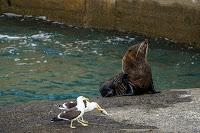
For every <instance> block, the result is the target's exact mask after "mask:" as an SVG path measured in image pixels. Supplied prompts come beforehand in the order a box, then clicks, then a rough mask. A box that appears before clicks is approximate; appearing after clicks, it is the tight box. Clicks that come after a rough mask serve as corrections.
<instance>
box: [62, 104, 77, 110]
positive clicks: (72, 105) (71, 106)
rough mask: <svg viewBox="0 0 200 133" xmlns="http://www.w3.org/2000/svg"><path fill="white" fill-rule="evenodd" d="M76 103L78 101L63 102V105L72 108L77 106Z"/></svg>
mask: <svg viewBox="0 0 200 133" xmlns="http://www.w3.org/2000/svg"><path fill="white" fill-rule="evenodd" d="M76 105H77V102H66V103H64V104H63V107H65V108H67V109H70V108H73V107H76Z"/></svg>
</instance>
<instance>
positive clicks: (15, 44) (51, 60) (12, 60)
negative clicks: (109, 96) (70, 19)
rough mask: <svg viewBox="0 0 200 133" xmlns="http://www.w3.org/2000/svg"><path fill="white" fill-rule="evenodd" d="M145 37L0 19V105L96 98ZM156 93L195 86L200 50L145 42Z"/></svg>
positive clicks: (22, 19)
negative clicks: (101, 87)
mask: <svg viewBox="0 0 200 133" xmlns="http://www.w3.org/2000/svg"><path fill="white" fill-rule="evenodd" d="M144 39H145V37H144V36H138V35H134V34H128V33H127V34H126V33H119V32H111V31H103V30H94V29H88V28H78V27H73V26H65V25H63V24H58V23H56V22H51V21H48V20H43V19H41V18H34V17H15V16H9V17H8V16H4V15H2V16H1V17H0V106H3V105H13V104H20V103H25V102H30V101H34V100H63V99H71V98H76V97H77V96H79V95H84V96H87V97H96V96H100V93H99V91H98V89H99V85H100V84H101V83H102V82H104V81H105V80H107V79H109V78H110V77H112V76H113V75H115V74H117V73H119V72H120V71H121V59H122V56H123V54H124V53H125V51H126V50H127V49H128V47H130V46H131V45H133V44H135V43H138V42H140V41H143V40H144ZM148 39H149V42H150V49H149V52H148V60H149V63H150V65H151V67H152V73H153V79H154V82H155V87H156V89H157V90H162V89H174V88H181V89H182V88H196V87H200V54H199V51H194V50H190V49H192V48H191V47H189V48H187V49H185V48H182V47H178V48H177V47H176V45H175V44H174V43H173V42H171V41H169V40H167V39H162V38H148Z"/></svg>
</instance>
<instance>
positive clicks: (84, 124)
mask: <svg viewBox="0 0 200 133" xmlns="http://www.w3.org/2000/svg"><path fill="white" fill-rule="evenodd" d="M77 121H78V123H81V125H83V126H84V127H86V126H88V124H86V123H83V122H82V121H80V120H79V119H77Z"/></svg>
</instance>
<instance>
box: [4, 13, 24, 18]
mask: <svg viewBox="0 0 200 133" xmlns="http://www.w3.org/2000/svg"><path fill="white" fill-rule="evenodd" d="M3 15H5V16H7V17H22V15H19V14H15V13H3Z"/></svg>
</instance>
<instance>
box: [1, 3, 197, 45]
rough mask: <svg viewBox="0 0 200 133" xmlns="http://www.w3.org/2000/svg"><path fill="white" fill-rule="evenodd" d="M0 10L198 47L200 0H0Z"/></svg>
mask: <svg viewBox="0 0 200 133" xmlns="http://www.w3.org/2000/svg"><path fill="white" fill-rule="evenodd" d="M0 1H1V4H0V7H1V8H0V9H1V10H0V11H1V12H13V13H17V14H24V15H35V16H41V15H42V16H47V17H48V18H49V19H51V20H56V21H62V22H65V23H66V24H70V25H76V26H85V27H94V28H103V29H111V30H113V29H114V30H119V31H126V32H137V33H142V34H145V35H147V36H152V37H167V38H169V39H173V40H174V41H177V42H181V43H182V42H183V43H188V44H192V45H195V46H196V47H199V48H200V37H199V36H200V1H199V0H0Z"/></svg>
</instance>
